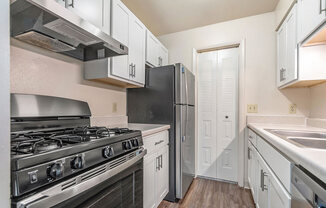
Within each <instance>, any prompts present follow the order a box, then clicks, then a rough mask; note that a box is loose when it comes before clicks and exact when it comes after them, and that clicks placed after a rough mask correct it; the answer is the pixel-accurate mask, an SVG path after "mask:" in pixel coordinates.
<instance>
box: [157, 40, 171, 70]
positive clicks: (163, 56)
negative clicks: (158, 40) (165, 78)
mask: <svg viewBox="0 0 326 208" xmlns="http://www.w3.org/2000/svg"><path fill="white" fill-rule="evenodd" d="M158 51H159V57H158V60H159V62H158V65H159V66H166V65H168V64H169V63H168V58H169V54H168V53H169V52H168V49H166V48H165V47H164V46H163V45H162V44H161V45H160V47H159V50H158Z"/></svg>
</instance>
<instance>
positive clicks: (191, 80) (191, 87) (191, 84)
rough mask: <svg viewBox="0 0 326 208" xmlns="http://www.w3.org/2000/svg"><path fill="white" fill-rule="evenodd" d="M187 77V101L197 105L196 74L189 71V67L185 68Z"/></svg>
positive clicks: (189, 103)
mask: <svg viewBox="0 0 326 208" xmlns="http://www.w3.org/2000/svg"><path fill="white" fill-rule="evenodd" d="M185 73H186V75H185V78H186V86H185V90H187V92H186V99H187V100H186V101H187V103H186V104H188V105H195V75H194V74H193V73H192V72H191V71H189V70H188V69H185Z"/></svg>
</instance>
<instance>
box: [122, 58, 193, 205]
mask: <svg viewBox="0 0 326 208" xmlns="http://www.w3.org/2000/svg"><path fill="white" fill-rule="evenodd" d="M127 114H128V121H129V123H151V124H170V126H171V129H170V131H169V136H170V139H169V163H170V167H169V185H170V186H169V187H170V189H169V193H168V195H167V197H166V198H165V199H166V200H168V201H176V200H177V199H182V198H183V197H184V195H185V194H186V192H187V190H188V188H189V186H190V184H191V182H192V180H193V178H194V176H195V76H194V75H193V73H192V72H190V71H189V70H188V69H187V68H186V67H184V66H183V65H182V64H175V65H169V66H163V67H157V68H150V69H146V84H145V87H144V88H138V89H128V90H127ZM144 180H146V178H144Z"/></svg>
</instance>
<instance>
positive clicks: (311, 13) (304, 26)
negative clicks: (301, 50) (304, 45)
mask: <svg viewBox="0 0 326 208" xmlns="http://www.w3.org/2000/svg"><path fill="white" fill-rule="evenodd" d="M325 7H326V2H325V1H324V0H299V1H298V14H299V15H298V16H299V21H298V23H299V24H298V27H299V31H298V34H299V39H298V40H299V42H301V41H303V40H304V39H306V38H307V37H308V36H309V35H310V34H311V33H312V32H313V31H314V30H315V29H316V28H317V27H318V26H319V25H320V24H321V23H322V22H323V21H324V20H325V18H326V15H325Z"/></svg>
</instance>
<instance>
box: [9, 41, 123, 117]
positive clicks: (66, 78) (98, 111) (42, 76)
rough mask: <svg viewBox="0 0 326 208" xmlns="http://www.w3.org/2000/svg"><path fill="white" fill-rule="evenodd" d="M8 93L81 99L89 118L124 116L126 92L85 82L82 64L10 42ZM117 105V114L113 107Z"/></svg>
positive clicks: (26, 45) (16, 42)
mask: <svg viewBox="0 0 326 208" xmlns="http://www.w3.org/2000/svg"><path fill="white" fill-rule="evenodd" d="M10 61H11V71H10V73H11V92H13V93H30V94H41V95H50V96H58V97H66V98H72V99H77V100H83V101H86V102H88V103H89V105H90V108H91V112H92V115H93V116H124V115H126V90H125V89H122V88H118V87H114V86H111V85H106V84H102V83H96V82H91V81H85V80H84V79H83V62H81V61H78V60H76V59H73V58H70V57H68V56H64V55H60V54H56V53H52V52H49V51H46V50H43V49H40V48H37V47H34V46H31V45H28V44H25V43H23V42H20V41H18V40H15V39H12V40H11V60H10ZM114 103H117V112H113V104H114Z"/></svg>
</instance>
